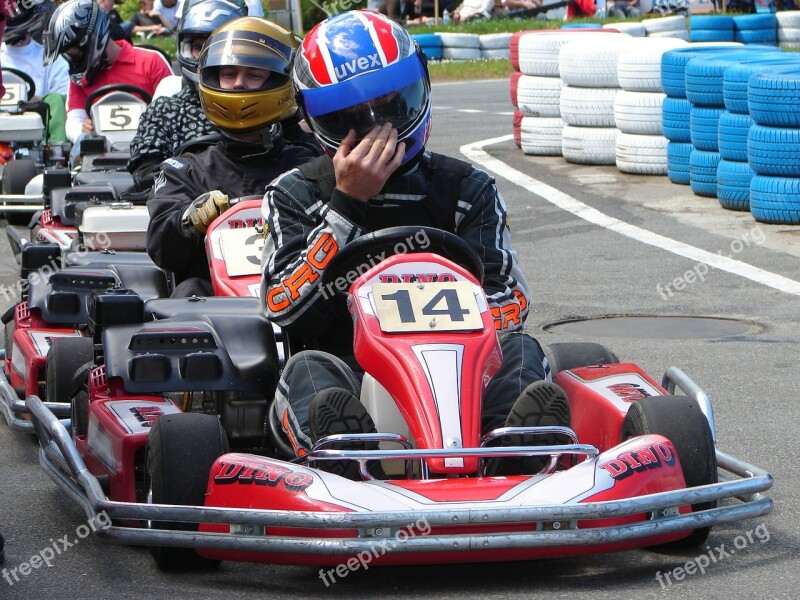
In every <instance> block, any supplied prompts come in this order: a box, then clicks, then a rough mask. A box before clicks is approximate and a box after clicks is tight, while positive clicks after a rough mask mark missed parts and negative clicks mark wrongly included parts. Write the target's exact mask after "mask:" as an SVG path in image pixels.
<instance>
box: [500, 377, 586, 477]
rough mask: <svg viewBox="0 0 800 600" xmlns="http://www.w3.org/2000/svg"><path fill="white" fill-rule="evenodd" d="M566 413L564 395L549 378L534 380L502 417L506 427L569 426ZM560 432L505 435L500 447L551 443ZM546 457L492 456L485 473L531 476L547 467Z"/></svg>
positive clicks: (560, 439) (566, 404) (555, 442)
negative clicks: (504, 418) (506, 414)
mask: <svg viewBox="0 0 800 600" xmlns="http://www.w3.org/2000/svg"><path fill="white" fill-rule="evenodd" d="M569 424H570V412H569V401H568V400H567V395H566V394H565V393H564V390H562V389H561V388H560V387H559V386H558V385H556V384H555V383H552V382H550V381H534V382H533V383H532V384H530V385H529V386H528V387H526V388H525V390H524V391H523V392H522V394H520V396H519V398H517V400H516V402H514V406H512V407H511V412H510V413H509V414H508V417H507V418H506V425H505V426H506V427H569ZM563 438H564V436H563V435H557V434H547V435H535V436H534V435H509V436H505V437H503V438H502V440H501V445H502V446H554V445H556V444H558V443H559V442H561V441H563ZM549 458H550V457H549V456H521V457H515V458H495V459H491V460H489V461H488V464H487V468H486V474H487V475H490V476H495V475H532V474H535V473H538V472H539V471H541V470H542V469H544V468H545V466H547V463H548V461H549Z"/></svg>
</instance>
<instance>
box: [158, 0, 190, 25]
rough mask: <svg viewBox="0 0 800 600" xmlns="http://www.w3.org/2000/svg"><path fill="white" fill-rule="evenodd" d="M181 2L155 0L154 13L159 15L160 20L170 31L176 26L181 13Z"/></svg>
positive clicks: (178, 0) (175, 0) (177, 0)
mask: <svg viewBox="0 0 800 600" xmlns="http://www.w3.org/2000/svg"><path fill="white" fill-rule="evenodd" d="M182 8H183V0H155V5H154V7H153V9H154V11H155V12H157V13H158V14H159V15H161V20H162V21H164V23H165V25H166V26H167V27H169V28H170V29H171V30H172V31H175V28H176V27H177V26H178V20H179V19H180V17H181V14H182V13H183V10H182Z"/></svg>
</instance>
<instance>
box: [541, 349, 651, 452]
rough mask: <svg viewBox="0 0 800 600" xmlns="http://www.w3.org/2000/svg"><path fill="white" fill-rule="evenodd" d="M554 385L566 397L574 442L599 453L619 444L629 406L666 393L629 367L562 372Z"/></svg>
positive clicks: (604, 367)
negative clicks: (578, 441)
mask: <svg viewBox="0 0 800 600" xmlns="http://www.w3.org/2000/svg"><path fill="white" fill-rule="evenodd" d="M555 382H556V383H557V384H558V385H560V386H561V387H562V388H563V389H564V391H565V392H566V393H567V397H568V398H569V402H570V409H571V413H572V414H571V426H572V429H574V430H575V433H577V434H578V439H579V440H580V441H581V443H582V444H592V445H593V446H596V447H597V448H598V449H599V450H600V451H601V452H602V451H604V450H607V449H609V448H613V447H614V446H616V445H617V444H619V441H620V439H619V438H620V432H621V430H622V421H623V420H624V419H625V415H626V414H627V413H628V407H629V406H630V403H631V402H633V401H634V400H639V399H640V398H646V397H648V396H661V395H664V394H666V393H667V392H666V390H665V389H664V388H662V387H661V386H660V385H659V384H658V383H656V382H655V381H654V380H653V379H652V378H651V377H650V376H649V375H648V374H647V373H645V372H644V371H642V370H641V369H640V368H639V367H638V366H637V365H635V364H633V363H621V364H611V365H602V366H597V367H581V368H577V369H572V370H568V371H563V372H561V373H559V374H558V375H557V376H556V378H555Z"/></svg>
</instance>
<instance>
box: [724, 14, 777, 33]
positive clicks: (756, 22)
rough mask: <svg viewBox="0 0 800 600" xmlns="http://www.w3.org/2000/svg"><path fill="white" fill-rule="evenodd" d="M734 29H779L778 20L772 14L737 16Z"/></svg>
mask: <svg viewBox="0 0 800 600" xmlns="http://www.w3.org/2000/svg"><path fill="white" fill-rule="evenodd" d="M733 28H734V29H739V30H742V29H777V28H778V19H777V17H776V16H775V15H774V14H772V13H768V14H764V13H761V14H756V15H736V16H734V17H733Z"/></svg>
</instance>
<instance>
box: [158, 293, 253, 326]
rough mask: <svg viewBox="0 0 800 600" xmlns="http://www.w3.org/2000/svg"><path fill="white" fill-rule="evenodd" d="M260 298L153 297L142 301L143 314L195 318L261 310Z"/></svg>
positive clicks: (165, 317)
mask: <svg viewBox="0 0 800 600" xmlns="http://www.w3.org/2000/svg"><path fill="white" fill-rule="evenodd" d="M262 310H263V309H262V304H261V300H259V299H258V298H251V297H235V296H209V297H207V298H200V297H193V298H153V299H152V300H148V301H147V302H145V303H144V314H145V316H149V317H151V318H152V319H153V320H159V319H170V318H173V317H177V316H183V317H184V318H187V319H195V318H197V317H202V316H203V315H206V314H214V315H218V316H219V317H224V316H225V315H237V314H242V313H258V312H260V311H262Z"/></svg>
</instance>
